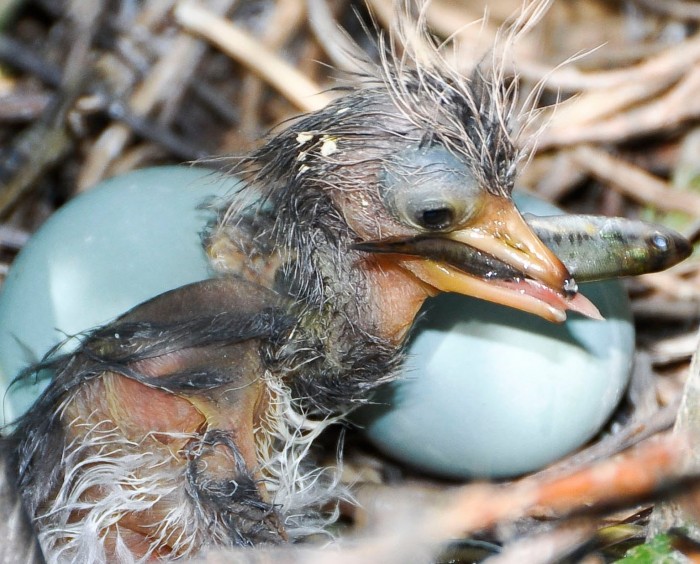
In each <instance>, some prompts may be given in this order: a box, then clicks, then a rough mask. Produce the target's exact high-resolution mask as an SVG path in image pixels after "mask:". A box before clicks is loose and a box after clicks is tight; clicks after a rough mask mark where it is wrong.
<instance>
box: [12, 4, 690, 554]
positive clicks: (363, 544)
mask: <svg viewBox="0 0 700 564" xmlns="http://www.w3.org/2000/svg"><path fill="white" fill-rule="evenodd" d="M519 4H520V3H519V1H515V0H492V1H490V2H487V3H486V6H485V5H483V3H481V2H469V1H467V0H459V1H457V2H449V1H447V0H433V2H432V3H431V4H429V6H428V7H427V8H426V10H425V12H424V15H425V17H426V21H427V24H428V26H429V28H430V29H431V31H432V32H433V33H434V34H435V36H436V37H437V38H439V39H441V40H444V41H447V42H449V43H450V52H451V53H452V57H453V59H454V61H455V62H456V64H457V65H459V66H460V67H463V68H464V70H465V72H466V71H468V70H469V69H470V68H472V67H473V66H474V65H475V63H476V62H478V58H479V57H480V56H482V54H483V53H484V52H485V51H486V50H487V49H488V48H489V47H490V46H491V45H493V44H494V42H495V40H496V37H497V35H498V33H499V29H501V27H502V25H503V23H504V22H506V21H507V20H508V19H509V18H510V17H511V16H512V14H514V13H516V12H517V11H518V9H519V7H520V6H519ZM485 9H487V11H486V12H485ZM485 13H486V14H487V15H486V16H485V15H484V14H485ZM393 14H394V9H393V7H392V4H391V1H390V0H368V1H367V3H366V4H365V3H359V2H353V1H351V0H307V1H306V2H304V1H303V0H277V1H272V0H254V1H248V2H236V1H235V0H201V1H199V2H190V1H186V0H180V1H176V0H144V1H143V2H128V1H122V2H114V1H111V2H110V1H107V0H92V1H90V2H80V1H79V0H75V1H73V2H70V1H68V0H11V1H9V2H4V3H3V4H2V5H0V30H1V31H2V34H1V35H0V65H1V66H0V149H1V151H2V158H0V221H2V223H0V269H2V273H3V275H4V273H5V272H6V271H7V269H8V268H9V266H10V264H11V262H12V260H13V258H14V256H15V255H16V253H17V252H18V251H19V250H20V249H21V247H22V246H23V245H24V243H25V242H26V241H27V239H28V237H29V235H30V234H31V233H32V232H34V231H35V230H36V229H37V228H38V227H39V226H40V224H41V223H42V222H43V221H44V220H45V219H46V218H47V217H48V216H49V215H50V214H51V213H52V212H53V211H54V210H55V209H57V208H58V207H60V206H61V205H62V204H63V203H65V202H66V201H68V200H70V199H71V198H72V197H74V196H76V195H77V194H79V193H81V192H83V191H85V190H89V189H90V188H91V187H92V186H94V185H95V184H97V183H98V182H99V181H101V180H103V179H105V178H107V177H110V176H113V175H116V174H120V173H123V172H126V171H129V170H132V169H136V168H142V167H145V166H151V165H157V164H172V163H182V162H188V161H193V160H199V159H207V158H211V157H216V156H220V155H227V154H241V153H246V152H249V151H250V150H252V149H254V148H256V147H257V146H258V145H259V143H260V139H261V138H262V137H263V136H264V134H265V133H266V132H267V131H268V130H270V129H271V128H272V127H274V126H275V125H277V124H279V123H281V122H283V121H284V120H286V119H288V118H290V117H293V116H295V115H297V114H298V113H300V112H305V111H311V110H315V109H319V108H321V107H323V106H324V105H325V104H326V103H327V102H328V101H329V100H330V99H332V97H333V96H334V94H333V92H332V90H330V89H331V88H332V87H333V86H336V85H337V84H339V83H342V81H348V80H352V76H351V75H347V74H343V73H342V72H339V70H351V69H348V60H347V52H346V50H345V49H344V47H343V46H344V45H345V44H346V42H347V41H348V39H349V38H351V39H352V40H353V41H354V42H355V43H357V44H358V45H360V46H361V47H362V48H363V49H365V50H367V52H368V53H370V56H376V55H377V54H376V52H374V49H375V43H374V42H373V40H372V36H373V35H374V34H376V33H377V32H379V30H382V29H388V28H390V27H391V25H392V19H393ZM699 21H700V6H698V5H697V4H695V3H694V2H691V1H689V0H688V1H684V0H664V1H652V0H630V1H628V2H606V1H603V0H586V1H584V2H576V3H566V2H558V3H554V5H552V6H551V7H550V8H549V10H548V11H547V12H546V13H545V14H544V15H543V16H542V18H541V20H540V21H539V22H538V23H537V25H535V26H533V27H532V29H530V30H529V31H528V33H527V34H526V35H524V36H522V37H521V38H520V39H519V41H518V43H517V45H516V46H515V48H514V53H513V56H512V59H513V60H514V61H515V67H514V69H512V70H513V74H514V76H515V74H516V72H517V76H518V80H519V81H520V90H521V92H523V93H525V94H527V93H530V92H536V93H537V94H538V96H537V99H538V104H539V108H540V111H539V112H538V114H537V117H536V119H535V120H534V121H533V122H532V123H530V126H532V127H534V128H535V130H539V128H540V126H543V128H542V130H541V131H539V132H538V133H537V135H536V144H535V147H534V149H533V150H532V157H531V159H530V162H529V166H528V167H527V168H526V169H525V170H524V171H523V172H522V174H521V175H520V180H519V182H520V184H521V185H523V186H524V187H527V188H528V189H530V190H531V191H532V192H534V193H535V194H538V195H540V196H541V197H543V198H545V199H548V200H550V201H553V202H555V203H557V204H558V205H559V206H560V207H562V208H564V209H566V210H568V211H572V212H585V213H596V214H605V215H619V216H626V217H631V218H642V219H647V220H652V221H656V222H659V223H664V224H666V225H669V226H671V227H674V228H675V229H677V230H679V231H681V232H683V233H684V234H686V235H687V236H688V237H690V238H691V239H694V238H696V235H697V232H698V230H699V229H700V223H699V221H700V193H698V191H697V186H698V185H700V164H698V163H700V129H698V127H697V124H698V118H700V96H698V92H699V91H700V35H699V34H698V33H697V31H698V29H697V28H698V22H699ZM474 22H477V23H474ZM337 24H340V25H341V26H342V27H343V28H344V29H345V30H347V35H343V34H341V33H340V32H339V31H338V28H337ZM336 69H339V70H336ZM554 106H556V107H554ZM544 126H546V127H544ZM533 135H534V130H533ZM627 287H628V290H629V292H630V295H631V297H632V307H633V312H634V315H635V322H636V326H637V330H638V343H637V355H636V363H635V370H634V374H633V383H632V386H631V387H630V391H629V393H628V397H627V398H626V401H625V403H624V405H623V406H622V407H621V408H620V409H619V410H618V413H617V414H616V415H615V416H614V418H613V420H612V421H611V423H610V424H609V425H608V427H607V428H606V429H605V430H604V432H602V433H601V434H600V435H599V436H598V437H597V438H596V439H595V440H594V441H593V442H592V443H591V444H590V445H588V446H587V447H585V448H584V449H582V450H581V451H580V452H577V453H575V454H573V455H571V456H570V457H568V458H566V459H565V460H563V461H560V462H558V463H557V464H556V465H555V466H553V467H551V468H548V469H545V470H544V471H541V472H538V473H536V474H533V475H529V476H525V477H523V478H521V479H519V480H516V481H512V482H507V483H491V484H484V483H480V484H467V485H457V484H454V483H446V482H439V481H435V480H433V479H430V478H428V477H426V476H423V475H420V474H417V473H415V472H413V471H411V470H410V469H407V468H403V467H401V466H400V465H397V464H396V463H394V462H391V461H389V460H386V459H385V458H383V457H382V456H381V455H380V454H378V453H377V452H376V451H374V450H372V448H371V447H369V446H368V445H367V444H365V443H364V442H363V440H362V439H361V438H359V437H355V436H354V435H353V434H352V433H349V435H348V437H347V438H346V453H345V465H344V466H345V470H344V476H343V479H344V480H346V481H347V482H348V483H352V484H353V491H354V496H355V498H356V499H357V500H358V501H359V502H360V503H359V505H354V504H347V505H346V504H341V509H342V510H343V520H342V521H341V523H340V525H339V527H338V529H339V537H340V540H339V541H338V542H337V543H336V544H335V545H334V546H333V547H331V550H332V551H333V552H332V558H334V559H336V560H337V561H339V562H366V561H367V560H368V559H371V560H373V561H382V562H394V561H395V562H409V561H410V562H418V561H431V560H433V561H434V560H436V559H437V561H444V562H446V561H450V562H466V561H474V560H481V559H488V562H490V563H492V564H495V563H501V564H502V563H507V562H523V561H527V562H545V561H546V562H551V561H559V560H563V559H565V558H570V559H572V560H574V561H579V560H583V559H586V562H597V561H609V560H612V559H615V558H617V557H619V556H620V555H622V554H624V552H625V550H626V549H627V548H629V546H630V545H635V544H641V543H643V542H644V540H645V538H648V537H653V536H654V534H655V533H659V532H665V533H666V536H663V537H655V540H654V542H653V543H652V544H647V545H645V547H644V549H645V550H649V551H651V552H650V554H652V555H653V554H655V553H654V552H653V551H654V550H658V551H660V552H659V554H666V553H667V552H669V551H670V550H671V549H672V548H676V549H679V550H681V551H684V552H685V554H686V555H688V556H693V555H695V556H697V555H698V554H700V548H698V545H697V544H696V540H700V535H698V530H697V527H696V525H694V516H697V515H698V511H699V510H700V506H699V505H698V503H697V494H698V493H700V490H698V483H697V480H696V477H697V470H696V469H695V468H696V466H695V465H694V462H695V460H696V459H697V458H698V457H699V455H698V453H699V452H700V428H699V427H698V423H697V420H698V417H697V414H696V409H697V408H696V407H695V406H696V405H697V401H698V398H697V397H696V396H697V395H698V393H699V392H698V391H697V390H698V389H699V388H700V386H699V385H698V381H700V374H698V369H697V368H696V369H691V364H690V359H691V357H692V355H693V354H694V352H695V348H696V338H695V331H696V325H697V321H698V318H700V302H699V300H700V270H699V269H698V262H697V260H693V259H691V260H688V261H686V262H684V263H683V264H681V265H679V266H678V267H676V268H674V269H672V270H671V271H668V272H664V273H659V274H654V275H647V276H643V277H641V278H638V279H635V280H632V281H629V282H627ZM679 406H680V409H679ZM674 422H675V431H674V432H671V431H670V429H671V427H672V426H673V425H674ZM326 443H327V444H328V445H331V446H329V449H328V450H329V453H328V455H329V456H328V458H329V460H331V459H333V458H334V456H335V451H334V446H332V445H333V444H334V440H333V438H332V437H331V438H329V439H328V440H327V441H326ZM322 444H324V443H323V442H322ZM397 515H398V516H399V517H397ZM466 538H470V539H478V542H476V541H473V540H472V541H471V542H465V541H455V539H466ZM693 539H696V540H693ZM450 543H451V544H450ZM654 543H655V544H654ZM545 555H546V556H545ZM235 556H236V558H239V559H240V561H251V562H262V561H267V559H268V558H269V559H270V561H273V560H274V561H276V562H281V561H282V562H296V561H304V562H315V561H319V562H327V561H329V558H331V557H329V553H328V548H326V549H317V548H313V547H306V548H305V547H293V548H279V549H262V550H259V551H254V552H241V553H237V554H236V555H235ZM231 557H232V555H231V554H211V555H210V556H209V560H208V561H211V562H219V561H222V562H223V561H230V558H231ZM652 558H653V556H652Z"/></svg>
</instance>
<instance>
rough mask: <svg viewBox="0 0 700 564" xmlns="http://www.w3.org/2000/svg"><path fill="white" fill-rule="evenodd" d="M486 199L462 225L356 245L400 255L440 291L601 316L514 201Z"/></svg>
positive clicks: (560, 316) (539, 311) (556, 313)
mask: <svg viewBox="0 0 700 564" xmlns="http://www.w3.org/2000/svg"><path fill="white" fill-rule="evenodd" d="M482 198H483V199H482V202H481V207H480V212H479V213H478V215H477V216H476V217H475V218H474V219H473V220H472V221H471V222H470V223H469V224H468V225H465V226H462V227H460V228H459V229H455V230H452V231H448V232H436V233H431V234H423V235H419V236H417V237H413V238H407V239H402V240H397V239H384V240H378V241H367V242H361V243H358V244H356V245H355V248H356V249H358V250H361V251H366V252H381V253H391V254H395V255H396V257H397V261H398V264H399V265H400V266H401V267H402V268H404V269H405V270H407V271H409V272H410V273H411V274H412V275H414V276H415V277H417V278H418V279H420V280H421V281H422V282H424V283H426V284H428V285H429V286H430V287H432V288H434V289H435V290H436V291H441V292H455V293H458V294H464V295H468V296H474V297H478V298H481V299H484V300H487V301H490V302H495V303H499V304H502V305H505V306H508V307H512V308H515V309H519V310H522V311H526V312H529V313H533V314H535V315H538V316H540V317H543V318H544V319H547V320H549V321H554V322H562V321H564V320H565V319H566V312H567V311H568V310H570V311H576V312H578V313H581V314H583V315H585V316H588V317H591V318H594V319H602V317H601V315H600V312H599V311H598V309H597V308H596V307H595V305H593V304H592V303H591V302H590V301H589V300H588V299H587V298H586V297H585V296H583V295H582V294H580V293H578V287H577V284H576V282H575V281H574V279H573V277H572V276H571V274H570V273H569V271H568V270H567V268H566V266H565V265H564V264H563V263H562V261H561V260H560V259H559V258H558V257H557V256H556V255H555V254H554V253H553V252H552V251H551V250H550V249H549V248H548V247H547V246H546V245H545V244H544V243H543V242H542V241H541V240H540V238H539V237H538V236H537V235H536V234H535V232H534V231H533V230H532V228H531V227H530V226H529V225H528V224H527V223H526V222H525V220H524V219H523V217H522V216H521V215H520V212H519V211H518V210H517V208H516V207H515V204H513V202H512V200H511V199H510V198H505V197H501V196H496V195H492V194H485V195H483V196H482Z"/></svg>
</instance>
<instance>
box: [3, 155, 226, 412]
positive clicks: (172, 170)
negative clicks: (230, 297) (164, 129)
mask: <svg viewBox="0 0 700 564" xmlns="http://www.w3.org/2000/svg"><path fill="white" fill-rule="evenodd" d="M236 183H237V182H236V180H235V179H233V178H230V177H223V176H221V175H219V174H216V173H213V172H211V171H208V170H205V169H201V168H199V169H197V168H192V167H184V166H179V167H174V166H173V167H159V168H150V169H145V170H140V171H136V172H133V173H129V174H126V175H123V176H119V177H116V178H112V179H110V180H107V181H106V182H103V183H102V184H101V185H100V186H97V187H96V188H95V189H94V190H91V191H89V192H87V193H85V194H83V195H81V196H79V197H77V198H75V199H73V200H72V201H71V202H69V203H68V204H67V205H65V206H63V207H62V208H61V209H60V210H58V212H56V213H55V214H54V215H53V216H51V217H50V218H49V219H48V220H47V221H46V223H45V224H44V225H43V226H42V227H41V229H40V230H39V231H38V232H37V233H36V234H35V235H34V236H33V237H32V239H31V240H30V241H29V243H28V244H27V245H26V246H25V248H24V249H22V252H21V253H20V255H19V256H18V257H17V259H16V260H15V262H14V264H13V265H12V268H11V269H10V272H9V274H8V277H7V279H6V280H5V283H4V285H3V288H2V292H1V293H0V386H1V388H2V389H6V388H7V386H8V384H9V382H10V381H11V380H12V378H14V377H15V376H16V375H17V374H18V373H19V371H20V370H21V369H23V368H25V367H26V366H28V365H29V364H31V363H34V362H36V361H37V360H39V359H41V358H42V357H43V356H44V354H45V353H46V352H47V351H48V350H49V349H50V348H51V347H53V346H54V345H56V344H57V343H59V342H61V341H63V340H64V339H65V338H66V336H70V335H75V334H77V333H80V332H82V331H85V330H87V329H90V328H92V327H95V326H97V325H101V324H103V323H106V322H108V321H110V320H111V319H113V318H114V317H116V316H118V315H120V314H122V313H124V312H125V311H127V310H129V309H130V308H132V307H134V306H135V305H137V304H139V303H141V302H143V301H144V300H147V299H149V298H151V297H153V296H155V295H158V294H160V293H162V292H165V291H166V290H170V289H172V288H176V287H178V286H182V285H184V284H188V283H190V282H195V281H197V280H202V279H204V278H207V277H208V276H209V275H210V272H209V267H208V262H207V258H206V255H205V253H204V251H203V250H202V245H201V241H200V232H201V231H202V230H203V228H204V227H205V225H206V224H207V223H208V222H209V221H211V220H212V219H213V217H214V213H213V212H212V211H211V209H199V208H198V206H199V205H200V204H202V203H203V202H204V201H206V200H208V199H211V198H213V197H216V196H217V195H221V194H225V193H226V192H227V191H229V190H231V189H233V188H234V186H235V185H236ZM74 345H75V342H73V343H71V342H68V343H67V345H66V348H67V349H69V348H70V347H71V346H74ZM43 385H45V383H38V384H36V385H23V386H13V387H12V389H11V390H10V393H9V394H8V395H7V396H6V397H5V399H4V401H3V407H4V421H5V422H7V421H10V420H12V419H13V418H14V417H16V416H17V415H19V414H20V413H22V412H23V411H24V410H25V409H26V408H27V407H28V406H29V405H30V404H31V403H32V402H33V400H34V399H35V397H36V396H37V394H38V393H39V391H40V389H41V387H43ZM0 391H1V390H0ZM1 421H2V419H0V422H1Z"/></svg>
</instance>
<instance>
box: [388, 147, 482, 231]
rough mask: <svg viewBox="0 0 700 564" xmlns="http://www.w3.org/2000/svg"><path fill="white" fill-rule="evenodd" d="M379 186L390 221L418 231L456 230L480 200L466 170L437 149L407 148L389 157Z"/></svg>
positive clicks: (443, 149)
mask: <svg viewBox="0 0 700 564" xmlns="http://www.w3.org/2000/svg"><path fill="white" fill-rule="evenodd" d="M379 186H380V196H381V198H382V201H383V203H384V205H385V206H386V207H387V209H388V210H389V212H390V213H391V214H392V215H393V216H394V218H395V219H397V220H398V221H399V222H401V223H403V224H405V225H408V226H410V227H414V228H418V229H420V230H421V231H448V230H450V229H453V228H455V227H457V226H458V225H460V224H462V223H464V222H465V221H466V220H468V219H469V217H470V216H471V215H472V214H473V213H474V212H475V210H476V208H477V206H478V202H479V200H480V198H479V194H480V190H479V187H478V185H477V183H476V181H475V180H474V177H473V175H472V174H471V173H470V171H469V169H468V168H467V166H466V165H465V164H464V163H463V162H461V161H460V160H459V159H457V157H455V156H454V155H453V154H452V153H450V152H449V151H448V150H447V149H446V148H444V147H441V146H431V147H427V148H423V147H409V148H408V149H405V150H404V151H401V152H399V153H398V154H395V155H392V157H391V159H390V160H388V161H387V162H386V163H385V165H384V169H383V172H382V174H381V176H380V178H379Z"/></svg>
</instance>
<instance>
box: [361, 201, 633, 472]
mask: <svg viewBox="0 0 700 564" xmlns="http://www.w3.org/2000/svg"><path fill="white" fill-rule="evenodd" d="M515 199H516V203H517V204H518V207H519V208H520V209H521V210H523V211H526V212H530V213H533V214H538V215H552V214H557V213H561V212H559V211H558V210H557V209H556V208H554V207H553V206H551V205H550V204H547V203H545V202H542V201H539V200H536V199H534V198H532V197H530V196H526V195H523V194H519V195H516V198H515ZM581 291H582V292H583V294H585V295H586V297H588V298H589V299H590V300H591V301H592V302H593V303H594V304H596V306H598V308H599V310H600V312H601V313H602V315H603V316H604V317H605V321H596V320H593V319H587V318H583V317H581V316H580V315H578V314H570V315H569V319H568V320H567V321H566V322H565V323H563V324H560V325H557V324H552V323H549V322H547V321H544V320H543V319H540V318H538V317H535V316H533V315H530V314H527V313H523V312H520V311H516V310H513V309H510V308H506V307H504V306H499V305H495V304H490V303H486V302H483V301H481V300H477V299H473V298H468V297H464V296H458V295H440V296H438V297H436V298H433V299H432V300H428V302H427V303H426V305H425V306H424V308H423V312H422V316H421V317H420V319H419V321H418V324H417V326H416V327H415V330H414V332H413V336H412V338H411V340H410V342H409V346H408V356H407V362H406V364H405V366H404V370H403V378H402V379H401V380H400V381H397V382H394V383H392V384H388V385H385V386H383V387H382V388H381V389H380V391H379V392H378V393H376V394H375V396H374V398H373V404H372V405H370V406H368V407H366V408H363V409H362V410H361V411H360V412H359V413H357V414H356V416H355V420H356V422H358V423H359V424H360V426H361V427H363V429H364V432H365V434H366V435H367V437H368V438H369V439H370V440H371V441H372V442H373V443H374V444H375V445H376V446H377V448H379V449H380V450H381V451H383V452H385V453H386V454H389V455H390V456H392V457H393V458H395V459H397V460H400V461H402V462H405V463H407V464H409V465H410V466H413V467H414V468H417V469H419V470H422V471H425V472H428V473H430V474H434V475H437V476H442V477H448V478H458V479H465V478H506V477H513V476H517V475H520V474H523V473H526V472H530V471H534V470H537V469H540V468H542V467H544V466H546V465H547V464H549V463H551V462H554V461H555V460H557V459H559V458H561V457H562V456H564V455H566V454H568V453H570V452H572V451H573V450H575V449H577V448H578V447H580V446H581V445H583V444H584V443H585V442H586V441H588V440H589V439H591V438H592V437H593V436H594V435H595V434H596V433H597V432H598V431H599V430H600V429H601V427H602V426H603V425H604V423H605V422H606V421H607V420H608V419H609V417H610V415H611V414H612V413H613V411H614V410H615V408H616V406H617V405H618V403H619V401H620V399H621V398H622V395H623V393H624V390H625V388H626V386H627V383H628V380H629V374H630V370H631V364H632V358H633V355H634V326H633V324H632V320H631V313H630V307H629V301H628V298H627V294H626V292H625V290H624V289H623V287H622V286H621V284H620V283H618V282H616V281H609V282H596V283H591V284H585V285H583V286H582V288H581Z"/></svg>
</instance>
